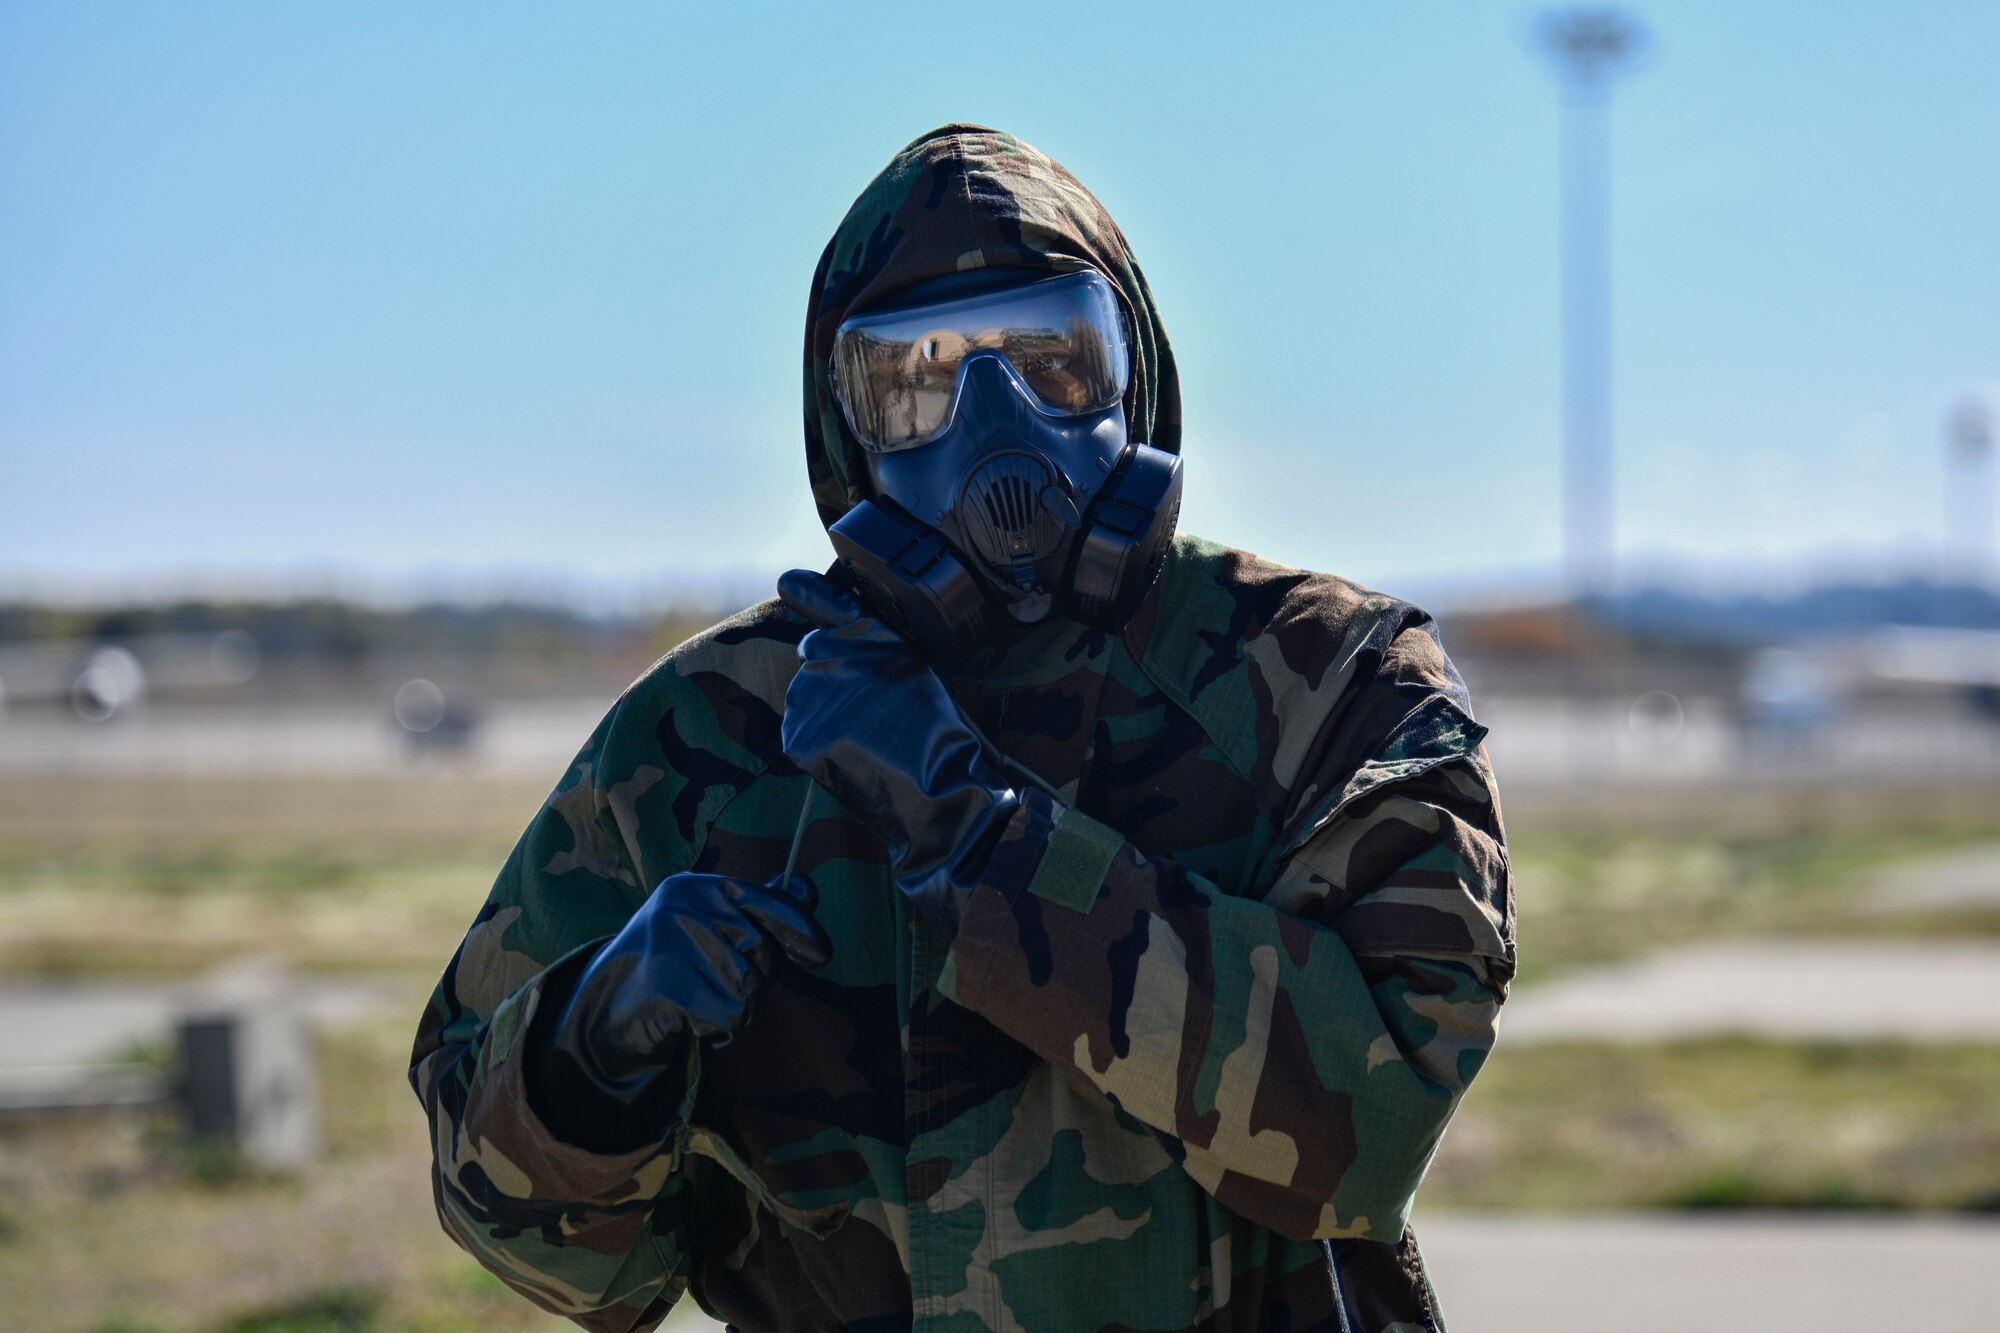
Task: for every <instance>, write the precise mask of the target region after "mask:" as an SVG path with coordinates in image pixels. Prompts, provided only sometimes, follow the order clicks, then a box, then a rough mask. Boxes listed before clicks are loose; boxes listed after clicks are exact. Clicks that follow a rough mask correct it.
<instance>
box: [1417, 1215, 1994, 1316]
mask: <svg viewBox="0 0 2000 1333" xmlns="http://www.w3.org/2000/svg"><path fill="white" fill-rule="evenodd" d="M1417 1234H1418V1235H1419V1236H1421V1237H1422V1238H1423V1245H1424V1252H1425V1255H1426V1256H1427V1258H1428V1260H1429V1263H1430V1268H1431V1276H1432V1280H1433V1281H1434V1282H1435V1283H1436V1284H1437V1288H1438V1297H1439V1299H1440V1300H1441V1301H1442V1302H1443V1303H1444V1310H1445V1316H1446V1318H1447V1319H1449V1320H1450V1321H1451V1326H1452V1327H1453V1328H1455V1329H1469V1330H1472V1333H1670V1331H1671V1333H1685V1330H1688V1329H1755V1330H1757V1333H1845V1331H1846V1330H1853V1331H1854V1333H1887V1331H1888V1330H1917V1329H1921V1330H1923V1333H1975V1331H1976V1330H1990V1329H1994V1328H2000V1302H1996V1297H1995V1295H1994V1290H1993V1276H1992V1275H1993V1273H1994V1271H1995V1269H1996V1267H2000V1221H1996V1220H1983V1219H1961V1218H1900V1217H1899V1218H1853V1217H1810V1218H1802V1217H1794V1216H1758V1215H1750V1216H1732V1217H1728V1218H1711V1217H1699V1218H1697V1217H1685V1216H1630V1215H1619V1214H1608V1215H1603V1216H1588V1215H1579V1216H1567V1217H1551V1218H1541V1217H1509V1216H1463V1215H1459V1216H1454V1215H1450V1214H1444V1215H1440V1216H1438V1217H1435V1218H1430V1217H1425V1216H1422V1215H1421V1207H1420V1209H1419V1216H1418V1218H1417Z"/></svg>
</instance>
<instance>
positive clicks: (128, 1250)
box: [0, 988, 706, 1333]
mask: <svg viewBox="0 0 2000 1333" xmlns="http://www.w3.org/2000/svg"><path fill="white" fill-rule="evenodd" d="M394 998H395V1000H396V1003H397V1007H398V1008H399V1009H401V1010H404V1011H406V1012H407V1015H408V1019H407V1021H404V1020H400V1019H397V1020H387V1019H385V1020H383V1021H381V1022H378V1023H373V1024H371V1025H369V1026H368V1027H367V1028H365V1029H360V1030H355V1031H350V1032H345V1033H340V1034H333V1035H329V1036H325V1037H322V1038H321V1040H320V1042H319V1047H318V1056H319V1069H320V1096H321V1109H322V1113H323V1119H324V1123H325V1126H326V1152H325V1155H324V1157H323V1158H322V1160H321V1161H320V1162H319V1163H318V1164H317V1165H316V1166H315V1168H314V1169H313V1170H312V1171H311V1172H309V1173H308V1174H307V1175H305V1176H304V1177H303V1178H300V1179H278V1178H271V1177H260V1176H257V1175H255V1174H253V1173H245V1172H242V1171H238V1170H233V1169H230V1168H229V1167H228V1164H227V1163H218V1162H217V1161H215V1160H214V1159H212V1158H204V1157H200V1156H196V1155H191V1154H190V1153H189V1152H188V1151H187V1150H186V1148H185V1147H184V1146H183V1145H182V1144H180V1143H179V1142H178V1141H177V1140H176V1138H175V1137H174V1135H173V1132H172V1126H171V1124H170V1123H168V1122H167V1121H166V1120H165V1119H163V1118H162V1119H149V1118H146V1117H144V1116H140V1115H136V1114H129V1113H128V1114H100V1115H77V1116H72V1117H67V1118H60V1119H46V1120H41V1121H0V1326H4V1327H6V1328H10V1329H13V1328H19V1329H33V1330H37V1331H38V1333H40V1331H43V1330H46V1331H47V1333H64V1331H65V1330H76V1331H77V1333H390V1331H391V1330H395V1331H397V1333H473V1330H480V1329H535V1330H544V1333H554V1331H555V1330H559V1329H570V1328H573V1327H574V1326H573V1325H571V1324H570V1323H568V1322H567V1321H565V1320H561V1319H557V1318H554V1317H552V1316H549V1315H545V1314H543V1313H541V1312H540V1311H538V1310H536V1309H535V1308H534V1307H533V1306H531V1305H530V1304H528V1303H527V1302H526V1301H524V1300H522V1299H521V1298H520V1297H518V1296H516V1295H514V1294H513V1293H512V1292H510V1291H508V1290H507V1289H506V1288H505V1287H503V1286H501V1285H500V1283H499V1282H498V1281H497V1280H496V1279H494V1278H492V1277H491V1276H489V1275H488V1274H487V1273H486V1272H485V1271H484V1270H482V1269H481V1268H479V1266H478V1265H477V1264H475V1263H474V1262H473V1261H472V1260H471V1259H470V1258H468V1257H467V1256H466V1255H465V1254H464V1253H463V1252H461V1251H460V1250H459V1249H458V1248H457V1247H456V1246H454V1245H453V1244H452V1243H451V1241H450V1240H449V1239H448V1238H447V1237H446V1236H445V1234H444V1232H443V1231H442V1230H440V1229H439V1227H438V1225H437V1220H436V1218H435V1217H434V1216H433V1214H432V1211H431V1198H430V1189H429V1184H428V1180H429V1176H428V1171H429V1161H430V1158H429V1148H428V1144H427V1141H426V1137H425V1130H424V1119H423V1113H422V1111H421V1110H420V1109H419V1108H418V1106H417V1102H416V1099H415V1097H413V1096H412V1095H411V1093H410V1089H409V1085H408V1084H407V1083H406V1082H405V1081H404V1078H403V1074H404V1069H405V1066H406V1063H407V1056H408V1051H409V1038H410V1032H411V1030H412V1029H413V1028H414V1026H415V1015H416V1013H417V1012H418V1010H419V1008H420V1007H421V1005H422V1003H423V999H424V992H423V990H422V989H421V988H412V989H410V990H408V991H406V992H404V993H402V994H399V995H397V996H395V997H394ZM688 1311H689V1313H690V1314H692V1315H693V1316H694V1317H695V1323H691V1324H690V1325H689V1327H690V1328H691V1327H694V1326H696V1324H698V1323H699V1311H696V1310H693V1308H692V1306H691V1305H690V1306H689V1307H688ZM677 1318H678V1316H677ZM701 1326H706V1325H701Z"/></svg>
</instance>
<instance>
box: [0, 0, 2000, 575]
mask: <svg viewBox="0 0 2000 1333" xmlns="http://www.w3.org/2000/svg"><path fill="white" fill-rule="evenodd" d="M1634 9H1635V10H1636V12H1638V13H1639V14H1640V15H1641V17H1642V18H1643V19H1644V20H1645V21H1646V22H1647V23H1648V25H1649V27H1650V28H1651V29H1652V30H1653V31H1654V33H1655V41H1654V45H1653V58H1652V59H1651V60H1650V62H1649V63H1648V65H1647V66H1646V68H1645V69H1644V70H1643V71H1642V72H1641V73H1639V74H1637V75H1635V76H1634V77H1633V78H1631V79H1629V80H1628V81H1626V83H1625V84H1624V86H1623V87H1622V88H1621V92H1620V95H1619V97H1618V99H1617V105H1616V110H1615V131H1614V137H1615V141H1616V161H1617V165H1616V171H1615V175H1616V184H1615V195H1614V197H1615V210H1616V214H1617V238H1616V252H1615V274H1616V290H1617V317H1616V330H1617V366H1618V371H1617V390H1618V459H1619V464H1618V473H1619V480H1618V497H1619V500H1618V527H1619V533H1620V545H1621V549H1622V550H1623V551H1624V552H1625V553H1626V554H1627V556H1628V557H1629V558H1630V559H1631V561H1632V562H1634V563H1635V564H1658V563H1660V562H1663V561H1679V562H1683V563H1689V562H1691V563H1692V564H1694V565H1695V566H1697V567H1699V568H1703V569H1709V570H1716V569H1724V568H1727V567H1729V566H1731V565H1732V564H1734V563H1736V562H1742V561H1749V562H1753V563H1755V564H1757V565H1758V566H1759V567H1760V568H1773V567H1780V566H1783V565H1784V564H1785V563H1786V562H1790V561H1796V560H1798V559H1801V558H1804V557H1806V556H1809V555H1810V556H1813V557H1815V558H1818V557H1821V556H1824V555H1825V554H1826V553H1834V554H1835V555H1837V556H1839V557H1840V558H1842V559H1844V560H1845V561H1846V562H1847V563H1848V564H1849V565H1850V566H1853V565H1856V564H1860V565H1867V564H1870V563H1873V562H1876V561H1878V560H1879V561H1882V562H1899V561H1900V562H1905V563H1907V562H1909V561H1911V560H1916V559H1921V558H1922V557H1923V556H1924V554H1925V553H1926V552H1927V551H1928V550H1929V549H1931V547H1932V546H1934V545H1935V543H1936V541H1937V538H1938V532H1939V527H1940V521H1941V514H1942V511H1943V507H1944V502H1943V495H1942V492H1943V486H1944V480H1943V469H1942V461H1941V448H1940V445H1939V443H1938V440H1939V421H1940V418H1941V416H1942V414H1943V412H1944V410H1945V409H1946V407H1947V406H1948V405H1949V404H1950V403H1951V402H1952V401H1953V400H1954V399H1955V398H1956V397H1957V396H1958V395H1959V394H1960V393H1961V392H1963V391H1965V390H1966V389H1967V388H1969V387H1971V386H1976V385H1980V384H1987V385H1991V384H1994V383H1996V382H2000V257H1996V253H1995V250H1996V246H2000V171H1996V169H1995V165H1994V163H1995V152H1996V149H1995V145H1996V144H2000V94H1996V91H1995V88H1996V83H1995V69H1996V61H2000V5H1996V4H1992V3H1986V2H1983V0H1973V2H1970V3H1959V4H1939V3H1926V4H1924V5H1921V6H1911V5H1903V4H1894V3H1888V2H1887V0H1883V2H1881V3H1852V4H1837V5H1831V4H1820V3H1803V2H1795V3H1790V4H1778V3H1760V4H1754V5H1746V4H1741V3H1727V2H1726V0H1717V2H1716V3H1698V4H1697V3H1675V4H1650V5H1644V6H1634ZM1223 10H1224V6H1221V5H1215V4H1201V5H1185V6H1174V5H1162V4H1149V5H1143V6H1142V5H1133V6H1129V7H1114V6H1108V5H1105V6H1076V7H1074V8H1073V11H1070V12H1073V13H1074V15H1075V17H1065V18H1064V19H1063V20H1062V21H1061V22H1060V23H1057V22H1055V21H1053V20H1048V19H1032V18H1027V17H1025V14H1026V11H1021V12H1022V13H1023V15H1024V17H1023V19H1022V21H1021V22H1019V23H1018V24H1014V25H1010V22H1009V18H1010V11H1009V9H1008V7H1006V6H994V5H960V6H943V7H924V8H918V9H893V8H892V9H888V10H882V11H879V13H878V14H877V20H878V21H877V22H874V23H871V24H865V25H864V24H862V23H860V22H858V21H857V20H856V19H855V18H853V17H851V16H849V15H851V14H852V12H853V11H851V10H850V9H848V8H845V7H834V6H812V7H807V6H804V5H800V6H796V7H793V6H783V5H777V6H747V5H746V6H721V5H707V6H687V7H684V8H683V7H671V6H667V5H591V6H561V7H557V6H526V5H522V6H511V5H496V4H478V5H473V4H425V5H384V6H380V7H370V6H363V5H357V4H332V3H323V4H266V3H243V4H216V3H183V4H174V5H154V4H136V3H134V4H123V5H104V4H90V3H70V2H63V3H57V2H56V0H46V2H44V3H6V4H4V5H0V200H4V203H0V592H4V586H3V585H4V584H5V583H12V584H14V585H15V586H16V587H21V586H33V587H37V588H47V587H50V586H54V585H55V584H58V583H60V582H62V581H64V580H71V579H78V578H81V579H85V580H89V581H91V582H93V583H94V584H96V585H97V586H100V587H101V586H107V585H115V584H119V583H121V582H122V583H131V582H133V581H135V580H136V581H139V582H142V583H145V584H147V585H149V586H152V587H156V588H158V587H165V586H168V585H171V584H173V583H175V582H189V581H197V582H202V581H205V582H210V583H213V582H214V581H216V580H218V579H220V580H228V579H233V578H247V579H251V580H254V581H256V582H258V583H261V584H264V585H267V586H269V585H271V584H273V583H282V582H284V581H285V580H288V579H289V580H298V579H303V580H306V581H309V582H310V581H314V580H322V581H323V580H325V579H327V578H329V577H332V576H334V575H340V576H343V577H347V578H350V579H351V578H366V579H373V580H376V581H377V582H378V583H379V584H382V585H384V586H418V585H423V586H432V585H436V584H439V583H440V582H442V583H445V584H450V583H452V582H454V581H457V582H458V583H461V584H462V583H465V582H467V581H477V580H479V579H485V578H491V577H497V578H501V579H528V578H538V579H544V580H564V579H567V580H571V581H574V582H576V583H578V584H581V585H585V586H638V585H646V584H649V583H650V582H653V581H656V580H659V579H661V578H663V577H667V576H670V575H672V574H673V573H674V572H675V571H686V572H690V573H692V574H696V575H700V576H725V575H729V574H732V573H734V574H735V575H737V577H738V578H739V579H740V578H742V577H746V576H747V577H748V578H750V580H751V581H752V582H755V581H756V580H758V579H761V578H762V577H764V576H765V575H766V574H767V573H769V572H774V571H776V570H778V569H781V568H784V567H785V566H787V565H790V564H795V563H810V564H821V563H824V560H825V558H826V555H827V551H826V547H825V539H824V536H823V535H822V534H821V533H820V532H819V530H818V527H817V525H816V524H815V522H814V520H813V518H812V511H811V508H810V506H809V504H808V503H807V499H806V493H805V486H804V480H803V469H802V464H801V450H800V443H799V430H798V424H797V423H798V412H799V406H798V377H799V371H798V357H799V344H800V337H801V323H802V317H803V310H804V303H805V297H806V288H807V283H808V280H809V278H810V276H811V273H812V268H813V264H814V261H815V260H816V259H817V257H818V255H819V251H820V249H821V247H822V245H823V244H824V242H825V239H826V236H827V235H828V233H829V232H830V231H831V229H832V228H833V226H834V224H835V223H836V222H837V221H838V219H839V217H840V215H841V213H842V212H843V211H844V210H845V208H846V206H847V204H848V202H849V200H850V199H851V198H852V197H853V195H854V194H855V192H856V191H857V190H858V189H859V188H860V187H861V185H862V184H863V183H864V182H865V181H866V180H867V179H868V177H869V176H870V175H871V174H872V173H873V172H874V171H875V170H876V169H877V168H878V167H879V166H880V165H881V164H882V163H883V162H884V161H885V160H886V159H887V158H888V156H889V155H890V154H891V153H892V152H893V151H894V150H895V149H896V148H897V147H899V146H900V145H901V144H902V143H904V142H905V141H906V140H908V139H909V138H911V137H912V136H914V135H915V134H917V133H918V132H920V131H922V130H924V129H926V128H928V127H929V126H931V125H934V124H937V123H940V122H943V121H946V120H953V119H968V120H976V121H983V122H985V123H988V124H992V125H996V126H999V127H1000V128H1003V129H1006V130H1009V131H1010V132H1012V133H1015V134H1018V135H1020V136H1021V137H1023V138H1025V139H1027V140H1029V141H1030V142H1032V143H1034V144H1036V145H1038V146H1039V147H1041V148H1043V149H1044V150H1046V151H1047V152H1049V153H1050V154H1051V155H1053V156H1054V157H1056V158H1057V159H1059V160H1061V161H1063V162H1064V163H1065V164H1067V165H1068V166H1069V167H1070V168H1071V169H1072V170H1073V171H1074V172H1075V173H1076V174H1077V175H1078V176H1079V177H1080V178H1081V179H1082V180H1083V181H1084V182H1085V183H1086V184H1088V185H1089V186H1091V187H1092V188H1093V189H1094V190H1095V191H1096V192H1097V193H1098V195H1099V196H1100V197H1101V198H1102V199H1103V200H1104V201H1105V203H1106V204H1107V205H1108V206H1109V207H1110V209H1111V211H1112V213H1113V214H1114V215H1115V216H1116V217H1117V218H1118V219H1119V220H1120V222H1121V224H1122V225H1123V227H1124V229H1125V231H1126V233H1127V235H1128V236H1129V237H1130V238H1131V240H1132V243H1133V245H1134V247H1135V249H1136V251H1137V253H1138V255H1139V257H1140V260H1141V262H1142V263H1143V264H1144V265H1145V266H1146V269H1147V272H1148V274H1149V276H1150V278H1151V280H1152V284H1153V287H1154V291H1155V293H1156V295H1157V296H1158V298H1159V301H1160V304H1161V307H1162V310H1163V312H1164V315H1165V318H1166V322H1167V327H1168V330H1169V332H1170V333H1171V335H1172V337H1173V339H1174V343H1175V347H1176V349H1177V351H1178V353H1179V356H1180V360H1181V365H1182V368H1183V373H1184V377H1185V394H1186V407H1187V419H1188V430H1187V441H1186V457H1187V467H1188V494H1189V498H1188V502H1187V506H1186V512H1185V523H1186V525H1187V526H1188V527H1189V528H1191V529H1193V530H1195V531H1199V532H1202V533H1204V534H1206V535H1210V536H1214V537H1217V538H1219V539H1222V540H1225V541H1229V542H1231V543H1233V544H1236V545H1241V546H1247V547H1250V548H1252V549H1255V550H1258V551H1261V552H1263V553H1265V554H1268V555H1271V556H1274V557H1277V558H1280V559H1283V560H1286V561H1289V562H1291V563H1295V564H1304V565H1309V566H1313V567H1317V568H1324V569H1333V570H1337V571H1340V572H1343V573H1347V574H1350V575H1352V576H1355V577H1358V578H1361V579H1364V580H1367V581H1369V582H1373V583H1376V584H1378V585H1381V586H1386V587H1390V588H1392V589H1394V588H1402V587H1404V586H1407V585H1410V584H1416V585H1419V586H1424V585H1436V584H1438V583H1441V582H1458V583H1464V582H1468V581H1470V582H1482V581H1490V580H1493V579H1496V578H1512V577H1518V576H1521V575H1530V576H1532V575H1534V574H1536V573H1537V572H1538V571H1540V572H1552V571H1553V570H1554V569H1555V567H1556V559H1557V522H1556V518H1557V513H1558V501H1557V494H1558V491H1557V421H1558V415H1557V405H1558V377H1557V359H1556V350H1557V324H1556V298H1555V279H1556V153H1555V146H1556V138H1555V124H1556V99H1555V94H1554V91H1553V84H1552V81H1551V79H1550V77H1549V75H1548V74H1547V72H1546V70H1545V69H1544V68H1543V66H1542V64H1541V62H1540V60H1539V59H1538V58H1537V57H1536V56H1535V55H1534V53H1533V52H1532V50H1531V49H1530V48H1529V45H1528V42H1527V40H1526V36H1525V34H1526V30H1527V27H1528V24H1529V20H1530V15H1531V13H1532V12H1533V11H1532V9H1531V8H1529V7H1525V6H1516V5H1484V4H1474V3H1431V4H1421V5H1397V6H1390V5H1363V4H1359V3H1352V4H1323V5H1301V6H1298V7H1296V8H1293V9H1285V10H1281V9H1270V10H1262V11H1260V13H1261V15H1262V16H1261V17H1258V18H1254V19H1249V20H1241V19H1237V18H1234V17H1226V16H1225V15H1224V13H1223ZM1038 12H1039V11H1038Z"/></svg>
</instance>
